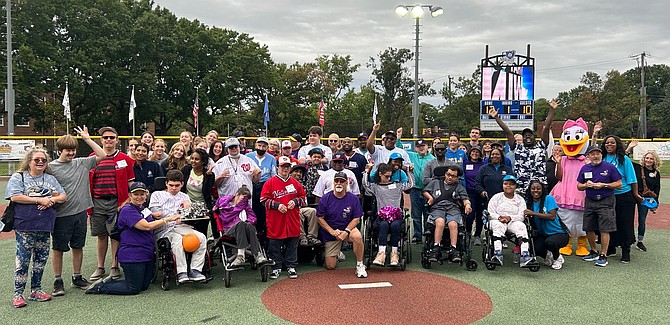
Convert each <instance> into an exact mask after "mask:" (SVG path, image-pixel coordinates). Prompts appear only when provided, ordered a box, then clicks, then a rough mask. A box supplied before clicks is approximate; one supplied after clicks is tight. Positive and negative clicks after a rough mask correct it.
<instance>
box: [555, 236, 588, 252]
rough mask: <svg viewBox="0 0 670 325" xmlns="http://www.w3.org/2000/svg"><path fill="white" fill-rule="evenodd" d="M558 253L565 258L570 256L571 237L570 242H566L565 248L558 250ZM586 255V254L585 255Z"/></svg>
mask: <svg viewBox="0 0 670 325" xmlns="http://www.w3.org/2000/svg"><path fill="white" fill-rule="evenodd" d="M558 252H559V253H561V255H565V256H570V255H572V237H570V240H568V244H567V245H565V247H563V248H561V249H559V250H558ZM586 255H588V252H587V253H586Z"/></svg>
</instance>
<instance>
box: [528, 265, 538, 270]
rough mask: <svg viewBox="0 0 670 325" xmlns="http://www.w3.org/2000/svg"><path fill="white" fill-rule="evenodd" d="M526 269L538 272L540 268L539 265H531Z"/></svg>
mask: <svg viewBox="0 0 670 325" xmlns="http://www.w3.org/2000/svg"><path fill="white" fill-rule="evenodd" d="M528 269H529V270H530V271H531V272H537V271H539V270H540V266H539V265H533V266H531V267H529V268H528Z"/></svg>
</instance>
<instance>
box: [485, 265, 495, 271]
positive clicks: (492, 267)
mask: <svg viewBox="0 0 670 325" xmlns="http://www.w3.org/2000/svg"><path fill="white" fill-rule="evenodd" d="M484 265H486V269H487V270H490V271H493V270H495V269H496V265H495V264H492V263H484Z"/></svg>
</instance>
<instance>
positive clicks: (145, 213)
mask: <svg viewBox="0 0 670 325" xmlns="http://www.w3.org/2000/svg"><path fill="white" fill-rule="evenodd" d="M140 213H141V214H142V217H144V218H145V219H146V218H148V217H149V216H150V215H151V210H149V209H147V208H144V210H142V211H141V212H140Z"/></svg>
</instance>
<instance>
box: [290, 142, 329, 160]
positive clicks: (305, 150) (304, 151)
mask: <svg viewBox="0 0 670 325" xmlns="http://www.w3.org/2000/svg"><path fill="white" fill-rule="evenodd" d="M314 148H319V149H321V150H323V154H324V155H325V157H326V158H327V159H328V162H330V160H331V159H333V151H332V150H330V148H329V147H326V146H324V145H322V144H318V145H316V146H315V145H312V144H308V145H305V146H302V147H300V150H298V159H302V158H305V159H307V160H309V159H310V158H309V151H310V150H312V149H314Z"/></svg>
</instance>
